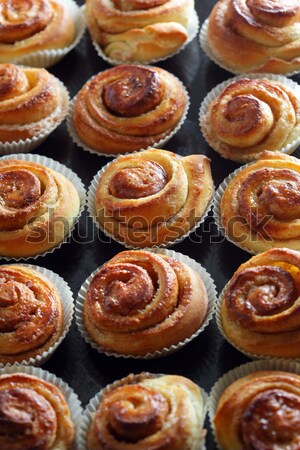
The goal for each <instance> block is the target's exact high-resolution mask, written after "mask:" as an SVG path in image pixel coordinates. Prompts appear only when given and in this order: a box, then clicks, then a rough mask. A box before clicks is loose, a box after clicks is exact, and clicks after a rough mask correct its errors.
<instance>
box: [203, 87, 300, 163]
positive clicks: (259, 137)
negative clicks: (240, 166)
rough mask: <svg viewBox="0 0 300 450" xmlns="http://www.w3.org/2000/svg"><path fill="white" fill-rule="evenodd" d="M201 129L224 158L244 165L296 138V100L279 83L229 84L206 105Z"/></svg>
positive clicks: (299, 128) (299, 130)
mask: <svg viewBox="0 0 300 450" xmlns="http://www.w3.org/2000/svg"><path fill="white" fill-rule="evenodd" d="M202 128H203V130H204V133H205V137H206V139H207V141H208V143H209V144H210V146H211V147H212V148H213V149H214V150H216V151H217V152H218V153H220V155H222V156H223V157H224V158H228V159H231V160H233V161H240V162H246V161H251V160H253V159H257V158H258V157H259V155H260V154H261V153H262V151H263V150H280V149H282V148H284V147H286V146H287V145H288V144H291V143H292V142H293V141H294V140H296V139H298V138H299V136H300V98H299V97H297V95H296V94H295V93H294V92H293V91H292V89H290V88H289V87H288V86H286V85H285V84H283V83H280V82H277V81H271V80H268V79H248V78H243V79H239V80H235V81H232V82H231V83H230V84H229V85H228V86H227V87H226V88H225V89H223V91H222V92H221V93H220V94H219V95H218V96H217V97H216V99H215V100H213V101H212V102H211V104H210V105H209V108H208V111H207V113H206V114H205V115H204V116H203V118H202Z"/></svg>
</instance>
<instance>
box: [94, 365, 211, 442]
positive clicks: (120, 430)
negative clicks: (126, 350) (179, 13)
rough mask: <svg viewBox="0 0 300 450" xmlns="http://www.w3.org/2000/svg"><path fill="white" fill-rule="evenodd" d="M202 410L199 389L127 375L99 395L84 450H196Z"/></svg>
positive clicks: (173, 378)
mask: <svg viewBox="0 0 300 450" xmlns="http://www.w3.org/2000/svg"><path fill="white" fill-rule="evenodd" d="M204 417H205V406H204V400H203V397H202V393H201V391H200V389H199V388H198V386H197V385H196V384H194V383H193V382H192V381H190V380H189V379H187V378H185V377H181V376H177V375H163V376H159V377H157V376H154V375H151V374H145V373H144V374H140V375H135V376H133V375H129V376H128V377H127V378H124V379H123V380H120V381H119V382H116V383H114V384H113V385H112V386H110V387H108V388H106V389H104V391H103V396H102V398H101V399H100V404H99V407H98V409H97V412H96V414H95V416H94V418H93V421H92V424H91V426H90V428H89V431H88V434H87V448H88V450H104V449H105V450H121V449H122V450H127V449H128V450H129V449H130V450H135V449H138V450H148V449H149V448H155V449H156V450H198V449H199V447H200V445H201V443H202V440H203V437H204V430H203V422H204Z"/></svg>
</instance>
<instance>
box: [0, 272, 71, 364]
mask: <svg viewBox="0 0 300 450" xmlns="http://www.w3.org/2000/svg"><path fill="white" fill-rule="evenodd" d="M63 324H64V312H63V306H62V299H61V296H60V294H59V292H58V291H57V289H56V288H55V286H53V284H52V283H51V282H50V281H49V280H48V279H47V278H46V277H45V276H43V275H42V274H40V273H39V272H37V271H36V270H34V269H31V268H29V267H26V266H20V265H9V266H1V267H0V363H2V364H7V363H13V362H22V361H23V360H28V359H29V358H34V357H35V356H37V355H42V353H43V352H44V351H46V350H48V349H49V348H50V347H51V346H52V345H54V344H55V342H56V341H57V340H58V339H59V337H60V336H61V334H62V332H63Z"/></svg>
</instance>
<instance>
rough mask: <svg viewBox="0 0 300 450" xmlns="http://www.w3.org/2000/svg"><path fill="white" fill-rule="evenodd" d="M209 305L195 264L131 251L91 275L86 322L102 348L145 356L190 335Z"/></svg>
mask: <svg viewBox="0 0 300 450" xmlns="http://www.w3.org/2000/svg"><path fill="white" fill-rule="evenodd" d="M207 305H208V300H207V293H206V289H205V287H204V285H203V282H202V280H201V278H200V276H199V275H198V274H197V273H196V272H195V271H194V270H193V269H192V268H190V267H189V266H187V265H186V264H184V263H181V262H179V261H176V260H175V259H173V258H170V257H168V256H164V255H159V254H155V253H151V252H148V251H142V250H141V251H136V250H129V251H125V252H121V253H119V254H118V255H116V256H115V257H114V258H112V259H111V260H110V261H109V262H108V263H106V264H105V265H104V266H103V267H102V268H101V269H100V270H99V271H98V272H97V273H96V274H95V275H94V277H93V278H92V280H91V282H90V284H89V286H88V289H87V292H86V297H85V302H84V308H83V317H84V325H85V327H86V330H87V332H88V334H89V337H90V338H91V339H92V340H93V341H94V342H96V343H97V344H98V345H99V346H101V349H103V350H104V351H107V352H114V353H119V354H123V355H132V356H145V355H147V354H148V353H152V354H153V353H154V352H156V351H161V350H163V349H164V348H169V347H171V346H172V345H173V344H178V343H179V342H182V341H184V340H185V339H186V338H188V337H190V336H192V334H193V333H194V332H196V331H197V330H198V329H199V328H200V326H201V324H202V323H203V321H204V319H205V316H206V312H207Z"/></svg>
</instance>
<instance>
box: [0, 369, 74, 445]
mask: <svg viewBox="0 0 300 450" xmlns="http://www.w3.org/2000/svg"><path fill="white" fill-rule="evenodd" d="M0 412H1V418H2V421H1V422H2V423H1V434H0V447H1V449H2V450H20V449H29V448H32V449H33V448H36V449H37V448H38V449H39V450H58V449H61V450H71V448H73V447H72V445H73V441H74V425H73V423H72V420H71V416H70V410H69V406H68V403H67V401H66V399H65V397H64V395H63V394H62V392H61V391H60V389H59V388H58V387H56V386H55V385H54V384H52V383H48V382H46V381H44V380H42V379H40V378H37V377H35V376H32V375H27V374H23V373H12V374H5V375H1V376H0Z"/></svg>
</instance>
